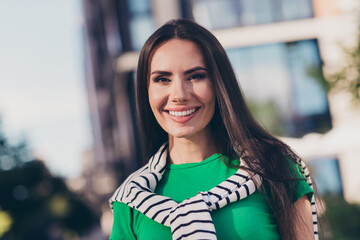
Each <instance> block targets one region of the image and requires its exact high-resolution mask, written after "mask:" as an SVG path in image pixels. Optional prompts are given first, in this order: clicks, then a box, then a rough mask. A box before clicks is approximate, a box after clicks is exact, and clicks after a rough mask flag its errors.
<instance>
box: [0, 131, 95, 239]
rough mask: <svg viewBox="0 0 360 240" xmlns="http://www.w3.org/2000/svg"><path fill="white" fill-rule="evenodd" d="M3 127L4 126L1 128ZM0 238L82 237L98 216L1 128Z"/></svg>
mask: <svg viewBox="0 0 360 240" xmlns="http://www.w3.org/2000/svg"><path fill="white" fill-rule="evenodd" d="M0 127H1V126H0ZM0 215H1V216H2V220H4V219H6V220H7V222H8V224H7V225H4V224H0V228H1V229H0V238H1V239H5V240H6V239H39V240H42V239H44V240H46V239H64V236H65V235H67V236H81V235H84V234H86V233H87V232H88V231H89V230H90V229H91V227H93V226H94V225H96V224H98V216H96V214H95V213H94V212H93V211H92V210H91V209H90V208H89V207H88V205H87V204H85V203H84V202H83V201H81V200H80V198H79V197H78V196H76V195H75V194H73V193H72V192H71V191H70V190H69V189H68V188H67V186H66V184H65V182H64V180H63V179H61V178H58V177H54V176H52V175H51V173H50V172H49V171H48V169H47V168H46V166H45V165H44V163H43V162H41V161H38V160H33V159H32V158H31V154H30V153H29V150H28V148H27V145H26V142H24V141H22V142H20V143H18V144H11V143H10V142H9V141H8V139H7V138H6V136H5V134H4V133H3V131H2V130H1V128H0Z"/></svg>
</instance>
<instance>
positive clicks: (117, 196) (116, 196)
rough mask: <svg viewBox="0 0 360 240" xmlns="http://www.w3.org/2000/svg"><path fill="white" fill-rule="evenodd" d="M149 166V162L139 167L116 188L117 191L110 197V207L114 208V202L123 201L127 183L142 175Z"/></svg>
mask: <svg viewBox="0 0 360 240" xmlns="http://www.w3.org/2000/svg"><path fill="white" fill-rule="evenodd" d="M148 168H149V163H148V164H146V165H145V166H143V167H141V168H139V169H138V170H136V171H135V172H133V173H132V174H130V175H129V176H128V177H127V178H126V179H125V181H124V182H123V183H122V184H121V185H120V186H119V187H118V188H117V189H116V190H115V192H114V193H113V195H112V196H111V198H110V199H109V203H110V207H111V208H112V209H113V203H114V202H122V201H121V200H122V198H123V197H124V195H125V194H126V191H127V185H128V184H129V183H130V182H131V181H132V180H133V179H134V178H136V177H137V176H140V175H141V173H143V172H144V171H146V170H147V169H148Z"/></svg>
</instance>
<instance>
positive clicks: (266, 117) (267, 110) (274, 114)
mask: <svg viewBox="0 0 360 240" xmlns="http://www.w3.org/2000/svg"><path fill="white" fill-rule="evenodd" d="M247 104H248V106H249V109H250V111H251V113H252V114H253V115H254V117H255V119H256V120H258V121H259V122H261V123H262V124H264V127H265V128H266V129H267V130H268V131H269V132H271V133H272V134H275V135H278V136H281V135H284V128H283V125H284V124H283V122H282V121H281V118H280V116H279V114H278V113H279V110H278V109H277V106H276V103H275V102H273V101H268V102H258V101H253V100H248V102H247Z"/></svg>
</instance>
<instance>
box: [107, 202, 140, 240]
mask: <svg viewBox="0 0 360 240" xmlns="http://www.w3.org/2000/svg"><path fill="white" fill-rule="evenodd" d="M113 211H114V223H113V227H112V231H111V235H110V240H136V237H135V234H134V232H133V227H132V225H133V211H134V210H133V209H132V208H130V207H129V206H128V205H126V204H124V203H121V202H114V203H113Z"/></svg>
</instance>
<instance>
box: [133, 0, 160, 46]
mask: <svg viewBox="0 0 360 240" xmlns="http://www.w3.org/2000/svg"><path fill="white" fill-rule="evenodd" d="M127 2H128V7H129V29H130V38H131V43H132V48H133V49H134V50H140V49H141V48H142V46H143V45H144V43H145V41H146V39H147V38H148V37H149V36H150V35H151V34H152V33H153V32H154V31H155V23H154V20H153V16H152V8H151V1H150V0H128V1H127Z"/></svg>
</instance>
